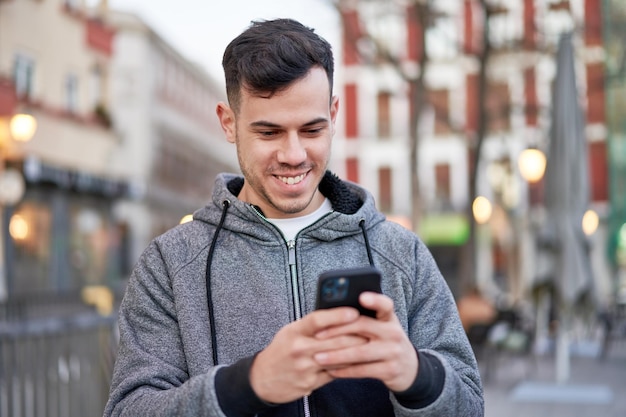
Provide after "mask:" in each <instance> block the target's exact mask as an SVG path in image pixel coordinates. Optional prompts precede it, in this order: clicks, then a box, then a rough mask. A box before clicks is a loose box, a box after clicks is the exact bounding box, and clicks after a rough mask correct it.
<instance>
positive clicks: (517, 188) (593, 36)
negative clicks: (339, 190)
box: [339, 0, 611, 300]
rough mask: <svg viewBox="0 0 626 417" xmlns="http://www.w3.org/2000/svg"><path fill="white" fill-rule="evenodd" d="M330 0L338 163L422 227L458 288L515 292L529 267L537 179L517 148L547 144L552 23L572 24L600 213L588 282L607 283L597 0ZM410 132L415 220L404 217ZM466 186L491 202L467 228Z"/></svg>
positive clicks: (557, 31)
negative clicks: (338, 70)
mask: <svg viewBox="0 0 626 417" xmlns="http://www.w3.org/2000/svg"><path fill="white" fill-rule="evenodd" d="M484 4H486V6H484ZM340 10H341V13H342V22H343V32H344V36H343V48H342V49H343V56H342V60H343V65H344V66H345V68H344V69H343V72H344V77H343V79H342V83H341V84H340V87H339V88H342V90H340V94H343V97H344V100H343V108H344V119H345V126H344V128H343V133H344V135H343V138H341V139H340V140H339V142H340V145H339V147H340V149H341V151H340V152H339V154H341V155H342V157H343V158H344V159H343V167H344V172H345V175H346V177H347V178H348V179H351V180H353V181H357V182H360V183H363V184H364V185H365V186H366V187H368V188H369V189H371V190H372V191H373V192H374V195H375V197H376V199H377V202H378V205H379V208H380V209H381V210H383V211H384V212H386V213H387V214H388V215H389V216H390V217H394V218H400V219H403V221H404V222H405V224H408V225H409V227H411V228H413V229H414V230H415V231H416V232H418V233H419V234H420V235H421V236H422V238H423V239H424V241H425V242H426V243H427V244H428V245H429V246H430V247H431V250H432V251H433V254H434V255H435V257H436V258H437V260H438V262H439V263H440V266H441V267H442V270H443V272H444V275H445V276H446V278H447V279H448V281H449V283H450V284H451V287H452V289H453V291H454V292H455V294H456V295H460V293H462V292H463V288H464V287H465V286H466V285H469V284H473V283H476V282H478V284H479V285H480V286H481V287H483V288H493V289H494V291H497V292H501V293H502V294H505V295H506V296H509V297H512V298H513V299H515V300H519V299H520V298H521V297H524V294H525V292H526V291H527V290H528V288H529V287H530V286H531V285H532V284H533V281H535V280H536V279H538V275H540V274H541V271H540V269H541V265H538V263H537V253H536V252H537V245H536V238H537V235H538V232H539V230H538V229H539V228H540V227H541V221H542V218H543V216H544V209H543V208H542V201H543V195H542V193H543V184H542V182H539V183H535V184H533V183H528V182H526V181H525V180H524V179H523V178H522V177H521V174H520V171H519V169H518V164H517V162H518V158H519V156H520V154H521V153H522V151H523V150H525V149H527V148H539V149H542V150H544V151H546V150H547V145H548V141H549V129H550V122H551V119H550V111H551V100H552V97H551V91H552V83H553V81H554V76H555V72H556V62H555V55H556V46H557V43H558V39H559V36H560V35H561V34H562V33H565V32H569V31H573V39H574V45H575V50H576V58H577V59H576V71H577V76H578V80H577V81H578V87H579V93H580V96H581V97H580V103H581V106H582V107H583V110H584V113H585V116H586V128H585V135H586V138H587V145H588V156H589V173H590V176H589V180H590V184H591V192H592V195H591V201H590V208H591V209H593V210H595V212H597V213H598V214H599V216H600V219H601V222H600V227H599V228H598V230H597V231H596V232H595V233H594V234H593V235H591V236H589V237H588V238H589V241H590V245H591V246H590V247H591V252H592V262H593V266H594V271H596V277H595V278H596V284H597V285H598V286H599V287H600V292H602V294H603V296H606V295H607V294H608V293H609V292H610V291H611V288H610V286H611V270H610V267H609V265H608V263H607V260H606V256H605V253H606V235H607V230H606V227H605V226H606V223H605V220H606V217H607V215H608V210H609V207H608V200H609V186H608V170H607V126H606V117H605V88H604V65H605V60H606V51H605V49H604V40H603V14H602V10H603V9H602V1H601V0H571V1H562V0H559V1H549V0H545V1H535V0H524V1H517V0H515V1H513V0H511V1H509V0H501V1H493V2H485V3H484V2H479V1H475V0H465V1H437V2H417V1H415V2H413V1H409V2H400V3H396V2H384V1H373V2H371V1H367V2H366V1H348V0H346V1H342V2H340ZM420 82H421V85H420ZM419 88H423V91H422V90H420V91H419V92H418V95H415V94H413V93H414V89H419ZM415 97H417V98H418V100H417V101H415ZM412 114H413V115H417V117H412ZM415 137H416V138H417V139H418V146H417V148H418V151H417V152H416V154H417V161H416V165H417V167H416V169H417V172H418V179H419V205H420V211H421V220H420V223H419V224H418V225H411V224H409V222H408V221H407V220H408V219H410V218H411V216H410V213H411V209H412V196H411V189H412V188H411V184H410V178H411V176H410V172H411V168H412V167H411V164H412V162H411V161H410V155H411V152H410V148H411V140H412V138H415ZM477 155H478V158H477ZM473 174H475V177H474V175H473ZM478 195H482V196H484V197H486V198H487V199H488V200H489V201H490V202H491V206H492V214H491V217H490V220H489V221H488V222H487V223H486V224H485V225H475V231H474V232H473V233H468V230H471V227H470V226H472V225H471V222H474V219H473V218H472V217H471V205H472V203H473V199H474V198H475V197H476V196H478ZM472 236H475V238H474V239H472ZM471 246H474V247H473V249H472V248H471ZM468 249H469V250H468ZM472 250H473V252H472ZM472 257H473V258H474V259H475V262H474V265H473V264H472V263H471V262H468V261H469V259H470V258H472ZM469 269H472V271H473V272H471V273H469V272H468V270H469ZM467 281H471V282H467Z"/></svg>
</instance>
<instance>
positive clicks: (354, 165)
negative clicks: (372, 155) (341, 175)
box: [346, 158, 359, 182]
mask: <svg viewBox="0 0 626 417" xmlns="http://www.w3.org/2000/svg"><path fill="white" fill-rule="evenodd" d="M346 178H347V180H348V181H352V182H359V160H358V159H357V158H347V159H346Z"/></svg>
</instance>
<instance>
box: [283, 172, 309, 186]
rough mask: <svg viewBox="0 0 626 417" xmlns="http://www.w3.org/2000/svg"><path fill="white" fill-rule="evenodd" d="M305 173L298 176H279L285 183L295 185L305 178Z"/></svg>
mask: <svg viewBox="0 0 626 417" xmlns="http://www.w3.org/2000/svg"><path fill="white" fill-rule="evenodd" d="M304 175H305V174H302V175H298V176H297V177H278V178H279V179H280V180H281V181H282V182H284V183H285V184H289V185H293V184H297V183H299V182H300V181H302V180H303V179H304Z"/></svg>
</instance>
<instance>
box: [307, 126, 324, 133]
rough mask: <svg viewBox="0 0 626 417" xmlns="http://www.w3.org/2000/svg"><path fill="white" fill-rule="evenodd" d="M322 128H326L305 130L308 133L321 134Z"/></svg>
mask: <svg viewBox="0 0 626 417" xmlns="http://www.w3.org/2000/svg"><path fill="white" fill-rule="evenodd" d="M322 130H324V129H323V128H321V127H316V128H314V129H307V130H305V131H304V133H306V134H307V135H319V134H320V133H322Z"/></svg>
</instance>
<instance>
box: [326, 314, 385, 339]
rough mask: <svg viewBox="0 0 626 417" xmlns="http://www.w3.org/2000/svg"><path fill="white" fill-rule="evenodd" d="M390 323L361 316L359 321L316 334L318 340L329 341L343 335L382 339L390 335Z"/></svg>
mask: <svg viewBox="0 0 626 417" xmlns="http://www.w3.org/2000/svg"><path fill="white" fill-rule="evenodd" d="M389 325H390V323H389V322H387V321H381V320H378V319H373V318H371V317H367V316H360V317H359V319H358V320H355V321H353V322H350V323H348V324H344V325H342V326H334V327H329V328H326V329H324V330H322V331H320V332H318V333H316V334H315V338H316V339H322V340H323V339H329V338H333V337H338V336H341V335H348V334H352V335H359V336H361V337H365V338H367V339H373V338H380V337H383V336H384V335H388V334H389V332H390V331H391V330H390V327H389Z"/></svg>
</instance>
